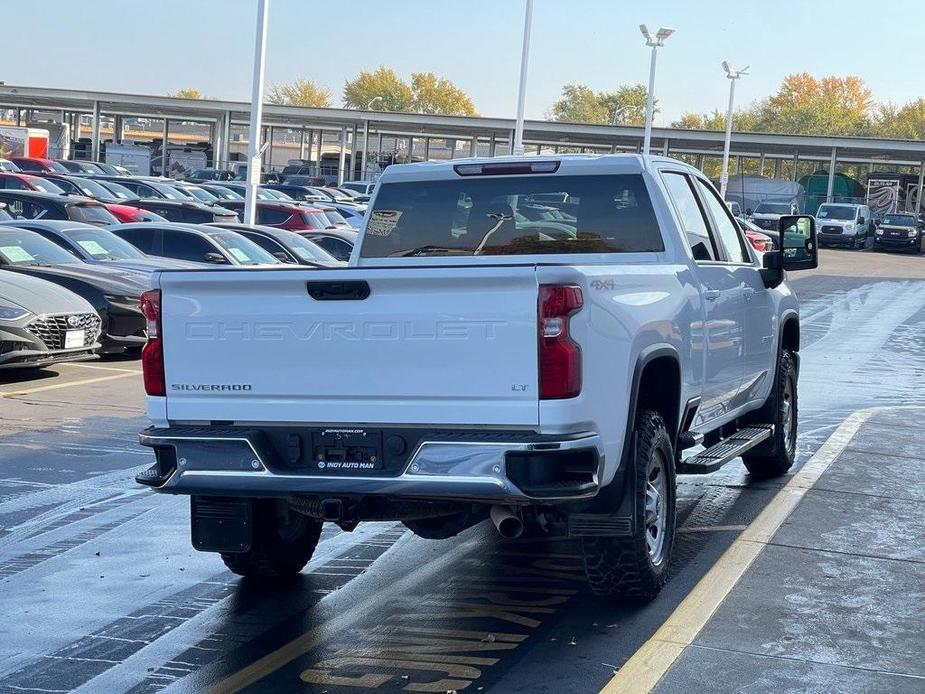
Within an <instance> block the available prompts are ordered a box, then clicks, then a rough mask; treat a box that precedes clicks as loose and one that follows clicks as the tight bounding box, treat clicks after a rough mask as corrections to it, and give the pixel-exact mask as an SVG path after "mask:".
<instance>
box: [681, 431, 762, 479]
mask: <svg viewBox="0 0 925 694" xmlns="http://www.w3.org/2000/svg"><path fill="white" fill-rule="evenodd" d="M773 433H774V427H773V426H771V425H761V426H751V427H746V428H745V429H740V430H739V431H737V432H736V433H735V434H733V435H732V436H729V437H727V438H725V439H723V440H722V441H720V442H719V443H718V444H716V445H715V446H710V448H708V449H706V450H705V451H701V452H700V453H698V454H697V455H694V456H691V457H690V458H687V459H686V460H683V461H681V463H680V464H679V465H678V474H679V475H706V474H709V473H711V472H716V471H717V470H719V469H720V468H721V467H722V466H723V465H725V464H726V463H728V462H729V461H730V460H734V459H735V458H738V457H739V456H740V455H742V454H743V453H745V452H747V451H749V450H751V449H752V448H754V447H755V446H757V445H758V444H759V443H761V442H762V441H765V440H767V439H769V438H770V437H771V434H773Z"/></svg>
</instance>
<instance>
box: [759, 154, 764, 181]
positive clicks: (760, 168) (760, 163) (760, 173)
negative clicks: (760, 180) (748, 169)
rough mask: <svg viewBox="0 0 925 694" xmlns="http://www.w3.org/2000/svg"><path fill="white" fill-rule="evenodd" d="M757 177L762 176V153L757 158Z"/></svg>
mask: <svg viewBox="0 0 925 694" xmlns="http://www.w3.org/2000/svg"><path fill="white" fill-rule="evenodd" d="M758 175H759V176H764V152H762V153H761V156H760V157H758Z"/></svg>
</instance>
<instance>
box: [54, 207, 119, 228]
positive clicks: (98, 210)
mask: <svg viewBox="0 0 925 694" xmlns="http://www.w3.org/2000/svg"><path fill="white" fill-rule="evenodd" d="M67 211H68V218H69V219H70V220H71V221H74V222H89V223H91V224H118V223H119V220H118V219H116V218H115V217H113V216H112V213H111V212H110V211H109V210H107V209H106V208H105V207H103V206H102V205H91V204H89V203H85V204H84V203H82V204H78V205H68V206H67Z"/></svg>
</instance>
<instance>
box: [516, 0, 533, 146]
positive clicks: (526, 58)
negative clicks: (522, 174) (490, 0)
mask: <svg viewBox="0 0 925 694" xmlns="http://www.w3.org/2000/svg"><path fill="white" fill-rule="evenodd" d="M532 24H533V0H527V8H526V11H525V12H524V40H523V46H522V47H521V53H520V87H519V89H518V91H517V121H516V122H515V123H514V142H513V144H512V147H511V154H516V155H517V156H523V153H524V100H525V99H526V97H527V65H528V63H529V62H530V28H531V25H532Z"/></svg>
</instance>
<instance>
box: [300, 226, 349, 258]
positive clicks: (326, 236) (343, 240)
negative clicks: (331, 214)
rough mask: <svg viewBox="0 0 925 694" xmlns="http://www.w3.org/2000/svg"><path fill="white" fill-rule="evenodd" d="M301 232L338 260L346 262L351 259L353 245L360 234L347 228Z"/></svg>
mask: <svg viewBox="0 0 925 694" xmlns="http://www.w3.org/2000/svg"><path fill="white" fill-rule="evenodd" d="M299 233H300V234H301V235H302V236H304V237H305V238H307V239H308V240H309V241H311V242H312V243H315V244H317V245H319V246H321V247H322V248H323V249H324V250H326V251H327V252H328V253H330V254H331V255H333V256H334V257H335V258H337V260H341V261H344V262H347V261H348V260H350V254H351V253H352V252H353V246H354V244H355V243H356V240H357V236H358V235H359V234H358V233H357V232H356V231H347V230H345V229H326V230H325V231H302V232H299Z"/></svg>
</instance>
